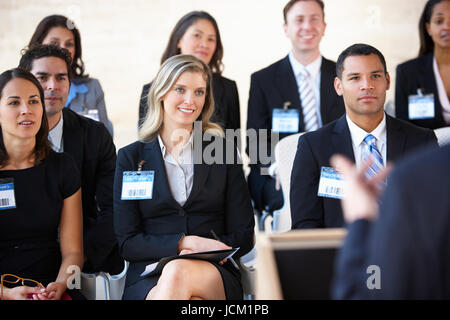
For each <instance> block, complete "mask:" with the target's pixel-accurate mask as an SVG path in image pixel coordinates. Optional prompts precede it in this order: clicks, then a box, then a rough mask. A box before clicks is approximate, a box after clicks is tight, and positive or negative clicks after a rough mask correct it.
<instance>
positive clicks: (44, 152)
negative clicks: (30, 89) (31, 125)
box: [0, 68, 51, 167]
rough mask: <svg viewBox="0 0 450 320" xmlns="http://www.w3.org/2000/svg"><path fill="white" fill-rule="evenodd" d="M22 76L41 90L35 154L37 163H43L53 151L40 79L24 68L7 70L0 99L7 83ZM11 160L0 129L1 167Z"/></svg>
mask: <svg viewBox="0 0 450 320" xmlns="http://www.w3.org/2000/svg"><path fill="white" fill-rule="evenodd" d="M16 78H21V79H25V80H28V81H30V82H31V83H33V84H34V85H35V86H36V88H37V89H38V91H39V96H40V97H39V98H40V100H41V105H42V109H43V112H42V118H41V127H40V128H39V131H38V132H37V134H36V145H35V146H34V155H35V160H34V161H35V165H38V164H39V163H41V162H42V161H43V160H44V159H45V158H47V156H48V155H49V154H50V152H51V148H50V143H49V142H48V132H49V127H48V121H47V114H46V113H45V101H44V90H43V89H42V87H41V84H40V83H39V81H38V80H37V79H36V78H35V77H34V76H33V75H32V74H31V73H30V72H28V71H26V70H24V69H22V68H15V69H11V70H7V71H5V72H3V73H2V74H0V99H1V97H2V96H3V89H4V88H5V86H6V84H7V83H8V82H10V81H11V80H13V79H16ZM0 128H1V126H0ZM8 160H9V156H8V152H7V150H6V148H5V144H4V142H3V134H2V131H1V130H0V167H4V166H5V165H6V163H7V162H8Z"/></svg>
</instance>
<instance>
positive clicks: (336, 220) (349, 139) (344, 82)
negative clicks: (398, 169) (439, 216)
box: [290, 44, 437, 229]
mask: <svg viewBox="0 0 450 320" xmlns="http://www.w3.org/2000/svg"><path fill="white" fill-rule="evenodd" d="M336 74H337V77H336V79H335V83H334V85H335V89H336V92H337V93H338V94H339V95H340V96H343V98H344V102H345V110H346V114H345V115H344V116H342V117H341V118H340V119H338V120H336V121H334V122H332V123H330V124H328V125H326V126H324V127H323V128H321V129H318V130H317V131H315V132H310V133H305V134H304V135H302V136H301V137H300V138H299V142H298V147H297V153H296V156H295V159H294V165H293V169H292V174H291V189H290V203H291V218H292V229H301V228H340V227H343V226H344V220H343V215H342V209H341V204H340V201H339V199H340V198H341V197H342V195H343V186H342V179H341V178H340V175H339V174H338V173H337V172H336V171H334V170H333V169H332V168H330V167H331V166H330V158H331V156H332V155H334V154H336V153H339V154H344V155H346V156H347V157H348V158H349V159H351V160H352V161H354V162H356V166H357V167H359V166H360V165H361V164H362V163H363V162H364V161H366V159H368V158H371V159H373V160H372V165H371V167H370V168H368V170H367V175H368V176H373V175H375V174H376V172H378V171H379V170H380V169H382V168H383V167H384V166H385V165H386V163H387V162H388V161H389V162H392V161H396V160H398V159H400V158H401V157H403V156H404V155H405V154H407V153H408V152H411V151H412V150H414V149H416V148H418V147H420V146H424V145H427V144H431V145H437V141H436V136H435V134H434V132H433V131H432V130H430V129H424V128H419V127H417V126H415V125H412V124H410V123H407V122H405V121H402V120H398V119H395V118H392V117H390V116H389V115H387V114H386V113H385V112H384V103H385V99H386V91H387V90H388V89H389V85H390V77H389V73H388V72H387V68H386V62H385V59H384V57H383V55H382V53H381V52H379V51H378V50H377V49H376V48H374V47H371V46H369V45H366V44H355V45H352V46H350V47H349V48H347V49H345V50H344V51H343V52H342V53H341V54H340V56H339V58H338V61H337V65H336Z"/></svg>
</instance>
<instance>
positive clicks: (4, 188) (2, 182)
mask: <svg viewBox="0 0 450 320" xmlns="http://www.w3.org/2000/svg"><path fill="white" fill-rule="evenodd" d="M15 207H16V198H15V196H14V180H13V179H12V178H9V179H0V210H6V209H12V208H15Z"/></svg>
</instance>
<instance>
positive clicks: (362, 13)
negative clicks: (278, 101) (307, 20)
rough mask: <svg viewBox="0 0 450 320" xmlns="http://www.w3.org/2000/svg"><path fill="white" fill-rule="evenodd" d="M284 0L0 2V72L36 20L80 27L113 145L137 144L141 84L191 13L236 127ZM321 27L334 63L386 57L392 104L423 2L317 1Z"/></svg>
mask: <svg viewBox="0 0 450 320" xmlns="http://www.w3.org/2000/svg"><path fill="white" fill-rule="evenodd" d="M286 2H287V0H282V1H281V0H226V1H224V0H89V1H88V0H64V1H62V0H0V57H1V58H0V71H1V72H3V71H4V70H6V69H9V68H12V67H15V66H17V64H18V62H19V58H20V50H21V49H22V48H23V47H24V46H25V45H26V44H27V43H28V41H29V40H30V37H31V35H32V33H33V31H34V29H35V28H36V26H37V24H38V23H39V21H40V20H42V18H44V17H45V16H47V15H50V14H63V15H65V16H67V17H69V18H71V19H72V20H74V21H75V24H76V25H77V27H78V28H79V29H80V32H81V39H82V47H83V60H84V62H85V64H86V71H87V73H89V75H90V76H91V77H94V78H97V79H99V80H100V82H101V84H102V87H103V90H104V92H105V101H106V107H107V111H108V116H109V118H110V119H111V121H112V122H113V124H114V130H115V135H114V141H115V144H116V147H117V148H121V147H123V146H125V145H127V144H129V143H131V142H134V141H135V140H136V139H137V128H136V124H137V119H138V105H139V98H140V94H141V90H142V85H143V84H145V83H148V82H150V81H151V80H152V78H153V76H154V75H155V74H156V72H157V70H158V67H159V62H160V58H161V54H162V52H163V50H164V48H165V45H166V43H167V40H168V37H169V34H170V31H171V30H172V28H173V27H174V25H175V23H176V22H177V21H178V19H179V18H180V17H181V16H183V15H184V14H186V13H187V12H189V11H192V10H205V11H208V12H209V13H210V14H211V15H213V16H214V17H215V19H216V20H217V23H218V25H219V29H220V33H221V37H222V41H223V45H224V60H223V62H224V65H225V70H224V72H223V75H224V76H225V77H227V78H230V79H233V80H235V81H236V82H237V85H238V90H239V95H240V102H241V123H242V126H243V128H245V124H246V121H247V100H248V91H249V86H250V75H251V73H253V72H255V71H257V70H259V69H261V68H264V67H266V66H267V65H269V64H271V63H273V62H275V61H277V60H279V59H281V58H283V57H284V56H286V55H287V53H288V51H289V49H290V42H289V40H288V39H287V38H286V37H285V35H284V32H283V15H282V10H283V7H284V5H285V3H286ZM324 2H325V20H326V22H327V29H326V31H325V37H324V38H323V40H322V43H321V50H322V53H323V55H324V56H325V57H327V58H328V59H332V60H336V59H337V57H338V55H339V53H340V52H341V51H342V50H343V49H345V48H346V47H347V46H349V45H351V44H353V43H356V42H364V43H368V44H371V45H373V46H375V47H377V48H378V49H379V50H380V51H381V52H382V53H383V54H384V55H385V57H386V61H387V64H388V71H389V73H390V74H391V79H392V85H391V89H390V90H389V91H388V98H387V100H388V102H389V101H392V100H393V98H394V88H395V67H396V66H397V64H399V63H400V62H403V61H405V60H408V59H411V58H414V57H416V56H417V52H418V50H419V36H418V21H419V16H420V14H421V12H422V9H423V7H424V5H425V3H426V0H395V1H393V0H358V1H355V0H324Z"/></svg>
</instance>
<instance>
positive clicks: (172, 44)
mask: <svg viewBox="0 0 450 320" xmlns="http://www.w3.org/2000/svg"><path fill="white" fill-rule="evenodd" d="M177 54H191V55H194V56H195V57H197V58H199V59H200V60H202V61H203V62H204V63H205V64H207V65H208V66H209V67H210V69H211V71H212V73H213V79H212V84H213V95H214V104H215V112H214V114H213V116H212V118H211V121H213V122H215V123H217V124H219V125H220V126H221V127H222V129H224V130H225V129H239V128H240V127H241V117H240V107H239V96H238V90H237V86H236V82H235V81H232V80H230V79H227V78H225V77H222V75H221V74H222V69H223V65H222V57H223V47H222V41H221V39H220V33H219V28H218V26H217V22H216V20H215V19H214V18H213V17H212V16H211V15H210V14H209V13H207V12H204V11H192V12H189V13H188V14H186V15H185V16H183V17H182V18H181V19H180V20H179V21H178V22H177V24H176V25H175V27H174V29H173V30H172V33H171V35H170V38H169V42H168V43H167V47H166V49H165V51H164V53H163V55H162V57H161V64H162V63H163V62H164V61H166V60H167V58H170V57H172V56H174V55H177ZM150 86H151V83H149V84H146V85H145V86H144V87H143V89H142V94H141V100H140V105H139V125H141V124H142V123H143V122H144V120H145V115H146V113H147V108H148V105H147V102H148V99H147V96H148V93H149V90H150Z"/></svg>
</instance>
